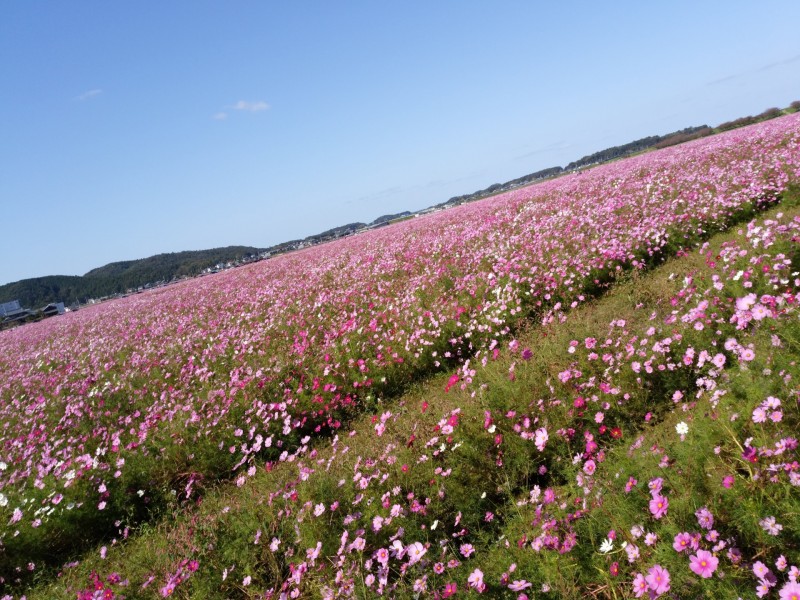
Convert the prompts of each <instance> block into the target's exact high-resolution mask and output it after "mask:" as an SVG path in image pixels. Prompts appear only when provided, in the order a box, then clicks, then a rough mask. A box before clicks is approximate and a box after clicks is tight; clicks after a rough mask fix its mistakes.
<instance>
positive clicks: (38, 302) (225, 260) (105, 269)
mask: <svg viewBox="0 0 800 600" xmlns="http://www.w3.org/2000/svg"><path fill="white" fill-rule="evenodd" d="M797 110H800V101H797V102H792V104H791V105H790V106H789V107H788V108H786V109H784V110H781V109H778V108H770V109H768V110H765V111H764V112H762V113H761V114H759V115H756V116H748V117H742V118H740V119H736V120H735V121H729V122H727V123H722V124H721V125H718V126H717V127H716V128H713V129H712V128H711V127H709V126H707V125H701V126H699V127H687V128H686V129H682V130H680V131H675V132H672V133H668V134H666V135H661V136H659V135H654V136H649V137H646V138H642V139H639V140H635V141H633V142H630V143H628V144H624V145H622V146H614V147H612V148H606V149H605V150H601V151H599V152H595V153H593V154H590V155H588V156H584V157H583V158H581V159H579V160H577V161H574V162H571V163H570V164H568V165H567V166H566V167H550V168H548V169H542V170H540V171H536V172H534V173H529V174H528V175H524V176H522V177H519V178H517V179H512V180H511V181H506V182H505V183H495V184H493V185H490V186H489V187H487V188H486V189H483V190H479V191H477V192H473V193H472V194H466V195H463V196H454V197H452V198H450V199H449V200H447V201H446V202H443V203H441V204H437V205H436V206H433V207H431V208H429V209H425V210H422V211H419V213H426V212H431V211H433V210H441V209H444V208H449V207H451V206H455V205H458V204H464V203H465V202H472V201H474V200H479V199H481V198H486V197H487V196H492V195H494V194H499V193H502V192H505V191H508V190H511V189H514V188H517V187H521V186H524V185H528V184H530V183H534V182H536V181H541V180H543V179H548V178H550V177H557V176H559V175H561V174H563V173H569V172H573V171H576V170H579V169H583V168H586V167H591V166H593V165H597V164H600V163H603V162H608V161H611V160H616V159H620V158H625V157H627V156H631V155H633V154H637V153H640V152H644V151H647V150H653V149H657V148H664V147H667V146H671V145H674V144H680V143H683V142H686V141H689V140H693V139H697V138H699V137H704V136H707V135H711V134H713V133H719V132H720V131H727V130H730V129H734V128H736V127H742V126H745V125H750V124H752V123H757V122H759V121H764V120H767V119H772V118H775V117H779V116H781V115H783V114H787V113H790V112H796V111H797ZM414 214H415V213H411V212H409V211H405V212H402V213H398V214H393V215H384V216H382V217H378V218H377V219H375V220H374V221H373V222H372V223H369V224H366V223H349V224H347V225H342V226H340V227H335V228H333V229H329V230H328V231H323V232H322V233H318V234H316V235H311V236H308V237H307V238H304V239H302V240H292V241H289V242H283V243H281V244H277V245H275V246H271V247H269V248H253V247H250V246H228V247H226V248H213V249H211V250H195V251H185V252H174V253H170V254H157V255H155V256H151V257H149V258H142V259H139V260H126V261H121V262H114V263H109V264H107V265H105V266H102V267H98V268H96V269H92V270H91V271H89V272H88V273H86V274H85V275H83V276H78V275H48V276H46V277H35V278H32V279H23V280H21V281H16V282H14V283H8V284H5V285H2V286H0V303H2V302H10V301H12V300H19V302H20V304H21V305H22V306H24V307H28V308H39V307H42V306H45V305H46V304H49V303H50V302H63V303H64V304H66V305H67V306H71V305H78V304H83V303H86V302H88V301H89V300H90V299H100V298H108V297H112V296H118V295H123V294H127V293H133V292H137V291H141V290H142V289H144V288H149V287H154V286H158V285H163V284H166V283H169V282H171V281H175V280H178V279H182V278H186V277H193V276H196V275H199V274H201V273H203V272H209V271H216V270H222V269H225V268H230V267H232V266H236V265H239V264H243V263H246V262H252V261H255V260H261V259H264V258H268V257H270V256H273V255H276V254H280V253H283V252H289V251H291V250H296V249H299V248H304V247H307V246H311V245H315V244H320V243H323V242H327V241H331V240H334V239H338V238H341V237H344V236H347V235H352V234H354V233H357V232H359V231H365V230H368V229H374V228H376V227H381V226H383V225H388V224H389V223H391V222H393V221H398V220H402V219H406V218H409V217H412V216H413V215H414Z"/></svg>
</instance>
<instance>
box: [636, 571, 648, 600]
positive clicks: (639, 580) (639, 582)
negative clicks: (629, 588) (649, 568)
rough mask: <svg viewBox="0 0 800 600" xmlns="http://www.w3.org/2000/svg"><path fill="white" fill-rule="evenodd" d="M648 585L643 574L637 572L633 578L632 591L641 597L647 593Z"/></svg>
mask: <svg viewBox="0 0 800 600" xmlns="http://www.w3.org/2000/svg"><path fill="white" fill-rule="evenodd" d="M648 589H649V586H648V585H647V581H645V579H644V575H642V574H641V573H637V574H636V576H635V577H634V578H633V593H634V595H635V596H636V597H637V598H641V597H642V596H644V595H645V594H646V593H647V590H648Z"/></svg>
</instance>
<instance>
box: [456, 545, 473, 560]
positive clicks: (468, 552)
mask: <svg viewBox="0 0 800 600" xmlns="http://www.w3.org/2000/svg"><path fill="white" fill-rule="evenodd" d="M459 552H461V556H463V557H464V558H469V557H470V556H472V555H473V554H474V553H475V548H474V547H473V546H472V544H461V547H460V548H459Z"/></svg>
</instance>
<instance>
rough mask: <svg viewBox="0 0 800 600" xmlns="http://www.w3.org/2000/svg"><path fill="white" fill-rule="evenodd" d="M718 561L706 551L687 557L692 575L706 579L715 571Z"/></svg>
mask: <svg viewBox="0 0 800 600" xmlns="http://www.w3.org/2000/svg"><path fill="white" fill-rule="evenodd" d="M718 564H719V559H718V558H717V557H716V556H714V555H713V554H711V552H709V551H708V550H698V551H697V554H693V555H692V556H690V557H689V568H690V569H691V570H692V572H693V573H696V574H697V575H700V577H702V578H704V579H707V578H709V577H711V575H712V574H713V573H714V571H716V570H717V565H718Z"/></svg>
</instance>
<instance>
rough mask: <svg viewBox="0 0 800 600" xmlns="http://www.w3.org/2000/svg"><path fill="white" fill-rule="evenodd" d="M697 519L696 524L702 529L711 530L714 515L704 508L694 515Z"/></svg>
mask: <svg viewBox="0 0 800 600" xmlns="http://www.w3.org/2000/svg"><path fill="white" fill-rule="evenodd" d="M694 516H696V517H697V522H698V523H699V524H700V527H702V528H703V529H711V528H712V527H713V526H714V515H712V514H711V511H710V510H708V508H706V507H705V506H704V507H703V508H701V509H699V510H698V511H697V512H695V513H694Z"/></svg>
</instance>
